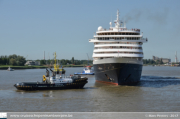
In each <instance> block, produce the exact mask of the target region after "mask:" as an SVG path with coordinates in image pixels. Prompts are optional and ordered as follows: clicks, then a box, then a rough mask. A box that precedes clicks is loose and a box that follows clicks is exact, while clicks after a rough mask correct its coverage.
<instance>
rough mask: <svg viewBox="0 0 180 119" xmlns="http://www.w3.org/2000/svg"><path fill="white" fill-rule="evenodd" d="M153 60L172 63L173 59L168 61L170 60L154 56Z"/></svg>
mask: <svg viewBox="0 0 180 119" xmlns="http://www.w3.org/2000/svg"><path fill="white" fill-rule="evenodd" d="M152 58H153V60H154V61H157V60H159V61H161V59H162V62H163V63H169V62H171V59H168V58H159V57H156V56H153V57H152Z"/></svg>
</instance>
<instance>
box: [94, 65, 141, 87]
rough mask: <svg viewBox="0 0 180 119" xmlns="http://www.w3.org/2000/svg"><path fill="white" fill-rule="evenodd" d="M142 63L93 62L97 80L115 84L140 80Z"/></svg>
mask: <svg viewBox="0 0 180 119" xmlns="http://www.w3.org/2000/svg"><path fill="white" fill-rule="evenodd" d="M141 72H142V65H140V64H130V63H108V64H94V73H95V78H96V80H97V81H102V82H107V83H114V84H117V85H122V84H133V83H137V82H139V81H140V78H141Z"/></svg>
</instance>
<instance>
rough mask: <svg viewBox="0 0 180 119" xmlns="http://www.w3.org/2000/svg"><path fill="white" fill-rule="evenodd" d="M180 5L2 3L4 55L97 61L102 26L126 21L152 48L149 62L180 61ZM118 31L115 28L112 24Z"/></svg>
mask: <svg viewBox="0 0 180 119" xmlns="http://www.w3.org/2000/svg"><path fill="white" fill-rule="evenodd" d="M179 5H180V0H109V1H108V0H106V1H105V0H16V1H15V0H0V21H1V22H0V55H11V54H17V55H21V56H24V57H27V56H28V57H27V59H33V60H35V59H43V57H44V56H43V55H44V51H45V56H46V59H49V58H51V59H52V58H53V52H55V51H56V53H57V58H58V59H71V58H72V57H74V58H75V59H79V60H82V59H88V58H87V53H88V55H89V57H90V58H92V53H93V49H94V45H93V43H89V42H88V40H89V39H91V38H93V35H94V32H96V30H97V28H98V27H99V26H102V27H103V28H106V29H108V28H109V22H110V21H111V20H112V21H114V20H115V19H116V12H117V9H119V11H120V19H121V20H123V21H126V22H127V23H126V27H127V28H128V29H132V28H139V29H141V32H143V36H144V37H147V38H148V40H149V41H148V43H144V44H143V51H144V58H145V59H149V58H151V59H152V56H153V55H155V56H158V57H163V58H171V60H172V61H174V59H175V51H177V54H178V58H179V60H180V13H179V12H180V7H179ZM113 26H114V24H113Z"/></svg>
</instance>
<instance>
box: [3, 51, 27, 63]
mask: <svg viewBox="0 0 180 119" xmlns="http://www.w3.org/2000/svg"><path fill="white" fill-rule="evenodd" d="M25 63H26V59H25V58H24V57H23V56H19V55H16V54H13V55H9V56H0V65H14V66H23V65H24V64H25Z"/></svg>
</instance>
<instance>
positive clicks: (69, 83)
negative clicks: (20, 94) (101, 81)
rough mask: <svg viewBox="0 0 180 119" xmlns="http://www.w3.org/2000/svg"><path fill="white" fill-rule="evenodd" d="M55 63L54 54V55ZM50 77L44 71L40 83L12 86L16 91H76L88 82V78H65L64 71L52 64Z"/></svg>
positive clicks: (22, 83) (24, 83)
mask: <svg viewBox="0 0 180 119" xmlns="http://www.w3.org/2000/svg"><path fill="white" fill-rule="evenodd" d="M55 61H56V54H55ZM50 71H51V72H52V76H50V75H49V70H48V69H46V76H45V75H43V79H42V82H38V81H37V82H21V83H16V84H15V85H14V86H15V87H16V88H17V89H18V90H58V89H77V88H83V87H84V85H85V84H86V83H87V82H88V81H87V80H88V78H86V77H81V76H79V75H78V76H65V75H64V77H62V76H61V74H65V70H63V69H59V66H58V65H56V62H55V64H54V70H52V69H50Z"/></svg>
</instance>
